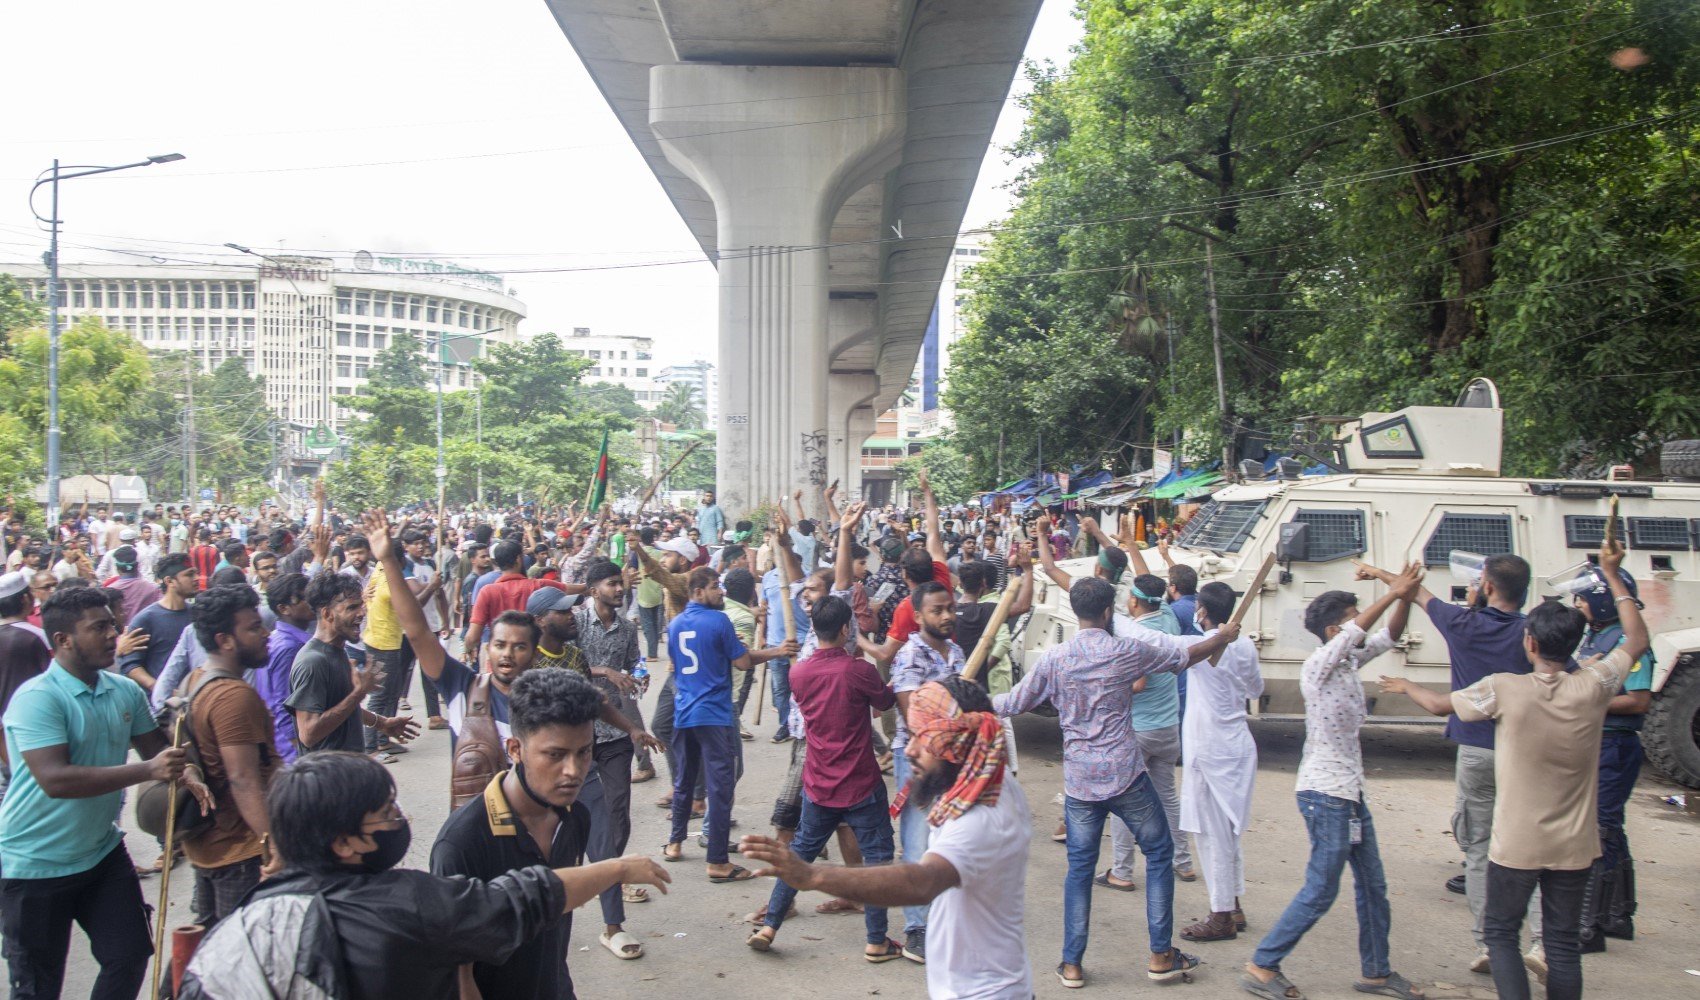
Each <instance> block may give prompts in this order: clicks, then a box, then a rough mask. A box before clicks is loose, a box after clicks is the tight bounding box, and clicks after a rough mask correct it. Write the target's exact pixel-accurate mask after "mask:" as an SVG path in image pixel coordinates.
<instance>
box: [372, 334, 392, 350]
mask: <svg viewBox="0 0 1700 1000" xmlns="http://www.w3.org/2000/svg"><path fill="white" fill-rule="evenodd" d="M388 340H389V338H388V337H387V336H385V335H384V334H381V333H374V334H372V349H373V350H376V351H381V350H383V349H384V344H385V343H386V342H387V341H388Z"/></svg>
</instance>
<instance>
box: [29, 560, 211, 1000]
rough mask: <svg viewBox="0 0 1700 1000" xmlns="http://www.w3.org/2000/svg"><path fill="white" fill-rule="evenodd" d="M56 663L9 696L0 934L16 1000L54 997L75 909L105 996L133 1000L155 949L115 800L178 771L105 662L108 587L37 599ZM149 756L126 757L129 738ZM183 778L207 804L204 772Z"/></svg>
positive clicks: (110, 634) (143, 711)
mask: <svg viewBox="0 0 1700 1000" xmlns="http://www.w3.org/2000/svg"><path fill="white" fill-rule="evenodd" d="M41 625H42V630H43V631H44V632H46V633H47V636H48V639H49V641H50V642H51V643H52V646H53V659H54V662H53V665H52V666H50V667H48V668H47V671H46V672H45V673H43V674H40V675H38V676H36V677H33V678H31V679H30V680H28V681H26V682H25V683H24V685H23V686H22V687H20V688H19V689H18V692H17V693H16V694H15V695H13V696H12V701H11V703H10V704H9V705H7V707H6V715H5V732H6V757H7V760H9V761H10V762H11V766H12V785H11V788H10V789H9V790H8V791H7V794H6V799H5V802H4V803H3V804H0V936H3V937H4V938H5V955H6V963H7V965H8V967H9V968H10V972H11V983H12V997H13V998H14V1000H21V998H35V997H57V996H59V992H60V988H61V986H62V984H63V982H64V978H65V957H66V951H67V949H68V947H69V945H70V940H71V922H72V921H73V920H75V921H76V922H77V923H78V924H80V925H81V926H82V928H83V932H84V933H86V934H87V935H88V937H89V948H90V951H92V952H93V953H94V957H95V961H96V962H99V963H100V976H99V978H97V979H96V980H95V984H94V989H93V991H92V992H91V993H90V994H89V995H90V997H91V998H97V1000H120V998H122V1000H134V998H135V996H136V994H137V992H138V991H140V990H141V987H142V979H143V978H144V977H145V976H146V975H147V969H148V958H149V956H151V955H152V954H153V944H152V942H151V941H150V940H149V934H148V925H147V916H146V911H145V908H144V904H143V902H142V888H141V883H140V882H139V881H138V880H137V878H136V871H135V868H134V867H133V866H132V865H131V863H130V855H129V853H128V852H127V851H125V850H124V835H123V832H122V831H121V830H120V829H119V828H118V810H119V809H120V807H121V806H122V805H123V802H124V789H125V788H128V787H129V786H131V785H134V784H137V783H139V782H143V781H147V780H150V779H158V780H169V779H172V778H176V777H178V776H179V775H181V774H182V773H183V751H182V750H178V749H174V748H168V747H167V746H166V738H165V735H164V734H163V733H161V732H160V731H159V727H158V726H156V725H154V721H153V715H152V714H150V713H149V711H148V698H147V695H146V694H145V693H144V692H143V691H142V689H141V687H140V686H139V685H137V684H136V682H135V681H132V680H130V679H128V678H126V677H120V676H118V675H117V674H115V673H113V672H111V670H109V669H107V668H109V667H111V666H112V660H113V654H114V653H115V652H116V650H117V643H118V623H117V621H116V620H115V619H114V618H113V617H112V610H111V608H110V607H109V606H108V604H107V600H106V592H105V591H103V590H100V589H99V588H95V587H82V588H78V589H75V590H61V591H58V592H56V593H54V594H53V596H51V597H49V598H48V599H47V601H46V603H44V604H43V605H42V607H41ZM131 747H135V749H136V752H137V753H139V754H141V756H142V757H143V758H144V759H143V760H142V761H140V762H137V763H129V762H127V759H126V758H127V757H128V755H129V750H130V748H131ZM186 784H187V785H188V786H189V788H190V789H191V790H192V791H193V792H194V793H195V795H196V798H197V799H199V800H200V801H201V802H203V803H208V804H210V801H211V800H210V797H208V796H207V795H206V786H205V785H204V784H201V783H200V781H199V780H198V776H193V775H192V777H191V780H189V781H187V782H186Z"/></svg>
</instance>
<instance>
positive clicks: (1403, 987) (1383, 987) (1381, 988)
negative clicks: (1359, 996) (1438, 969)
mask: <svg viewBox="0 0 1700 1000" xmlns="http://www.w3.org/2000/svg"><path fill="white" fill-rule="evenodd" d="M1352 989H1354V990H1357V991H1358V992H1359V993H1368V994H1371V995H1372V996H1379V997H1397V998H1399V1000H1421V998H1422V997H1423V996H1424V994H1422V993H1419V992H1417V991H1416V990H1415V989H1413V988H1412V987H1411V981H1410V980H1408V979H1406V978H1405V977H1404V976H1401V975H1400V974H1399V973H1397V972H1390V973H1388V974H1387V982H1385V983H1365V982H1356V983H1353V984H1352Z"/></svg>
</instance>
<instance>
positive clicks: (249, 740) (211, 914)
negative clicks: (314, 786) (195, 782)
mask: <svg viewBox="0 0 1700 1000" xmlns="http://www.w3.org/2000/svg"><path fill="white" fill-rule="evenodd" d="M259 607H260V596H259V595H258V594H256V593H254V588H252V587H249V586H247V585H246V584H237V585H235V586H224V587H214V588H212V589H211V590H208V591H206V592H205V593H203V594H201V596H200V597H198V598H197V599H196V600H195V606H194V608H193V609H191V614H192V616H193V619H194V629H195V638H196V640H198V641H199V642H200V644H201V647H202V648H203V649H205V650H206V651H207V662H206V665H205V666H204V667H202V668H201V669H199V670H197V671H195V672H194V673H192V674H190V675H189V681H188V690H189V728H190V730H191V731H192V732H193V733H194V734H195V746H196V748H197V749H198V750H199V751H200V757H201V770H202V771H203V772H204V773H205V781H206V785H207V788H209V789H210V790H211V791H212V798H213V825H212V827H211V828H210V829H208V830H207V831H206V832H205V833H203V834H201V835H200V836H198V837H195V838H192V839H190V840H188V841H185V842H184V844H183V853H184V854H185V855H187V856H188V858H189V863H190V864H191V865H193V866H194V869H195V902H194V907H195V922H196V923H198V924H200V925H201V926H203V927H211V926H212V925H214V924H216V923H218V922H219V921H220V920H223V919H224V918H225V917H227V916H229V915H230V914H231V913H232V912H233V911H234V910H235V909H236V904H237V903H239V902H241V900H242V897H243V896H244V895H246V894H247V893H248V890H249V889H252V888H253V887H254V886H256V885H258V884H259V881H260V868H261V865H262V864H263V863H264V861H265V858H264V857H263V854H264V844H265V841H266V839H267V838H268V837H269V836H270V834H271V823H270V820H269V819H268V818H267V816H266V789H267V788H268V787H269V786H270V784H271V778H272V772H273V771H275V770H276V769H277V760H278V758H277V753H276V750H275V748H274V747H273V746H272V720H271V712H270V710H268V709H267V707H266V703H265V702H264V701H263V700H262V699H261V698H260V695H259V693H258V692H257V691H255V690H254V689H253V688H252V687H249V686H248V684H247V683H245V682H244V681H243V679H242V675H243V673H244V671H248V670H254V669H258V668H260V667H263V666H265V665H266V660H267V651H266V627H265V623H264V622H263V621H261V619H260V610H259Z"/></svg>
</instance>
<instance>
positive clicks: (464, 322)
mask: <svg viewBox="0 0 1700 1000" xmlns="http://www.w3.org/2000/svg"><path fill="white" fill-rule="evenodd" d="M459 318H460V323H459V325H461V326H466V325H467V318H466V310H465V309H462V310H461V311H460V317H459Z"/></svg>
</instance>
